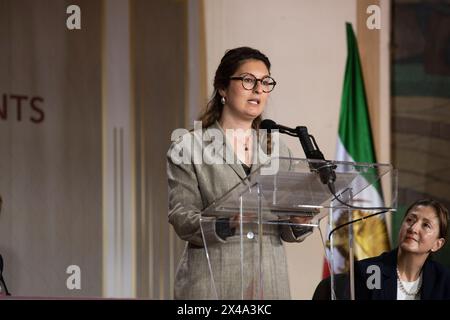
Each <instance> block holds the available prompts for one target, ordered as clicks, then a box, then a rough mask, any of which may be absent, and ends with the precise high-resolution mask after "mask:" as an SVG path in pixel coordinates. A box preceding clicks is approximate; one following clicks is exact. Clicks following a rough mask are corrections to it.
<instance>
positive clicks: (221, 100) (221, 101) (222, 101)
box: [220, 97, 226, 105]
mask: <svg viewBox="0 0 450 320" xmlns="http://www.w3.org/2000/svg"><path fill="white" fill-rule="evenodd" d="M225 102H226V101H225V97H222V98H220V103H221V104H223V105H225Z"/></svg>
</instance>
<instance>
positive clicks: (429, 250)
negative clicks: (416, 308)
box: [355, 200, 450, 300]
mask: <svg viewBox="0 0 450 320" xmlns="http://www.w3.org/2000/svg"><path fill="white" fill-rule="evenodd" d="M448 220H449V217H448V210H447V209H446V208H445V207H444V206H443V205H442V204H440V203H439V202H437V201H435V200H419V201H416V202H415V203H413V204H412V205H411V206H410V207H409V208H408V210H407V211H406V214H405V217H404V218H403V222H402V225H401V228H400V234H399V241H398V243H399V245H398V248H396V249H394V250H392V251H390V252H385V253H383V254H381V255H380V256H377V257H374V258H369V259H365V260H361V261H358V262H357V263H356V266H355V270H356V271H355V284H356V285H355V290H356V298H357V299H370V300H430V299H450V270H449V269H447V268H446V267H444V266H443V265H441V264H439V263H438V262H435V261H433V260H432V259H431V257H432V254H433V253H434V252H436V251H438V250H440V249H441V248H442V247H443V246H444V244H445V242H446V240H447V233H448ZM373 266H378V267H379V270H380V272H379V276H380V277H381V279H379V280H380V281H378V285H376V284H377V281H373V280H374V276H376V273H374V271H373V270H374V269H377V268H374V267H373ZM371 283H372V285H370V284H371ZM374 284H375V285H374ZM372 287H373V289H371V288H372Z"/></svg>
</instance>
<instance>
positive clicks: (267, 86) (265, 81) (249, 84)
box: [230, 73, 277, 93]
mask: <svg viewBox="0 0 450 320" xmlns="http://www.w3.org/2000/svg"><path fill="white" fill-rule="evenodd" d="M230 80H241V81H242V86H243V87H244V89H245V90H253V89H255V88H256V84H257V83H258V81H259V82H260V83H261V86H262V91H263V92H265V93H269V92H271V91H272V90H273V88H275V85H276V84H277V82H276V81H275V80H274V79H273V78H272V77H269V76H265V77H262V78H261V79H258V78H256V77H255V76H254V75H252V74H251V73H247V74H244V75H242V76H240V77H231V78H230Z"/></svg>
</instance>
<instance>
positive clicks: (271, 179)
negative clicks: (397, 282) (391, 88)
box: [200, 158, 397, 300]
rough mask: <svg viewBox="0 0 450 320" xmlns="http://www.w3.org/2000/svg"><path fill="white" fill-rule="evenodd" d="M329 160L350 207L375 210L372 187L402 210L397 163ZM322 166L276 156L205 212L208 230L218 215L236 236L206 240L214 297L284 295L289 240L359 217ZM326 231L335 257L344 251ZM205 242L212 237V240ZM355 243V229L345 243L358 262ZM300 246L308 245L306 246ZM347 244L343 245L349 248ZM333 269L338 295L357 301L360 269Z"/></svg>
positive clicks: (221, 223) (334, 291)
mask: <svg viewBox="0 0 450 320" xmlns="http://www.w3.org/2000/svg"><path fill="white" fill-rule="evenodd" d="M327 163H328V164H332V165H333V166H334V168H335V169H334V171H335V174H336V180H335V183H334V185H335V194H336V195H337V196H338V198H339V199H340V200H341V201H342V202H344V203H345V204H351V205H353V206H362V207H367V203H368V199H367V195H368V194H370V192H369V191H370V189H371V188H376V189H378V190H380V188H381V186H383V188H389V191H388V192H385V194H386V193H387V194H389V197H390V199H389V201H388V202H385V204H384V205H381V207H380V208H385V210H395V208H396V205H395V204H396V190H397V179H396V172H395V170H393V168H392V166H391V165H385V164H367V163H351V162H339V161H328V162H327ZM321 164H325V162H323V161H321V160H306V159H294V158H273V159H271V160H270V162H268V163H266V164H264V165H261V166H259V167H258V168H257V169H256V170H253V172H252V173H251V174H250V175H249V176H248V177H247V178H246V179H245V180H243V181H242V182H241V183H239V184H238V185H236V186H234V187H233V188H232V189H231V190H230V191H229V192H227V193H226V194H225V195H224V196H222V197H221V198H220V199H217V200H216V201H215V202H214V203H212V204H211V205H210V206H208V207H207V208H206V209H205V210H204V211H203V212H202V213H201V220H200V221H201V226H202V232H203V230H204V226H206V223H210V221H211V217H214V218H215V221H216V229H222V230H229V231H230V232H231V233H230V235H229V236H228V237H226V238H225V239H224V241H223V242H219V243H217V242H209V241H208V240H204V248H205V253H206V258H207V262H208V269H209V273H210V279H211V281H210V283H208V284H207V285H208V286H210V288H209V290H211V292H212V296H211V299H219V300H222V299H245V300H247V299H258V300H261V299H279V298H283V296H285V293H283V292H282V287H283V286H284V282H283V281H284V278H285V276H287V273H286V272H287V271H286V259H287V257H286V256H285V253H284V248H283V246H282V245H281V240H286V239H288V240H287V241H293V240H294V241H295V240H296V241H299V240H300V239H301V238H302V236H303V235H304V234H307V233H308V232H310V231H314V232H316V229H319V231H321V229H320V221H321V220H322V219H323V218H324V217H327V216H329V215H333V214H336V213H337V212H339V213H340V214H341V215H342V217H343V218H341V219H339V222H338V223H341V224H342V221H350V220H352V219H353V211H352V209H350V208H349V207H348V206H346V205H345V204H343V203H341V202H339V201H336V200H335V197H334V195H333V194H332V193H331V192H330V190H329V188H328V186H327V185H325V184H323V183H322V182H321V181H320V179H319V176H318V173H317V171H315V170H314V169H311V168H313V167H315V168H317V167H319V166H320V165H321ZM277 168H278V170H276V169H277ZM369 200H371V199H369ZM372 207H373V205H372ZM376 211H380V209H377V210H364V213H366V214H370V213H373V212H376ZM329 221H330V222H329V223H330V226H329V227H330V230H332V229H333V228H334V227H336V222H334V221H333V219H332V218H330V219H329ZM325 233H326V236H324V242H325V243H324V251H323V256H325V255H326V253H327V252H328V256H330V255H332V254H333V252H335V251H336V250H335V249H336V248H334V246H337V244H335V243H334V241H333V236H332V237H331V238H330V241H328V237H327V236H328V232H325ZM325 238H326V239H325ZM203 239H208V237H205V236H204V237H203ZM289 239H290V240H289ZM352 239H353V237H352V236H351V232H350V237H349V240H348V243H346V244H345V245H344V246H346V247H347V249H348V250H347V251H346V252H348V254H349V255H351V256H352V257H349V258H350V260H352V259H353V250H352V246H353V244H352ZM297 245H299V246H301V245H302V243H301V242H299V243H298V244H297ZM339 246H341V247H342V243H339ZM305 259H308V257H305ZM329 266H330V271H331V277H330V281H331V285H330V287H331V291H332V292H331V293H330V294H331V297H332V298H333V299H352V298H353V297H354V283H353V282H354V275H353V270H352V268H350V270H348V271H346V273H345V274H340V273H342V270H338V269H337V268H334V266H333V263H330V265H329ZM299 272H300V273H301V270H299ZM343 279H344V280H343ZM343 282H345V283H343ZM280 287H281V289H280ZM286 287H287V286H286ZM342 288H345V289H344V290H343V289H342ZM280 290H281V291H280ZM280 292H281V293H280Z"/></svg>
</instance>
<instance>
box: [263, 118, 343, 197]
mask: <svg viewBox="0 0 450 320" xmlns="http://www.w3.org/2000/svg"><path fill="white" fill-rule="evenodd" d="M259 127H260V128H261V129H265V130H267V132H269V133H270V132H271V130H278V131H279V132H280V133H285V134H288V135H290V136H294V137H298V138H299V139H300V144H301V145H302V148H303V151H304V152H305V156H306V158H307V159H312V160H323V161H325V163H310V164H309V166H310V168H311V169H313V170H314V171H317V172H318V173H319V177H320V181H321V182H322V183H323V184H327V185H331V186H333V189H334V181H335V180H336V173H335V172H334V169H335V168H336V166H335V165H332V164H331V163H329V162H328V161H326V160H325V157H324V156H323V153H322V152H321V151H320V149H319V147H318V146H317V143H316V140H315V139H314V137H313V136H312V135H310V134H309V133H308V129H307V128H306V127H305V126H297V127H295V129H294V128H289V127H286V126H283V125H280V124H277V123H276V122H275V121H273V120H270V119H264V120H263V121H261V124H260V126H259Z"/></svg>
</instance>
